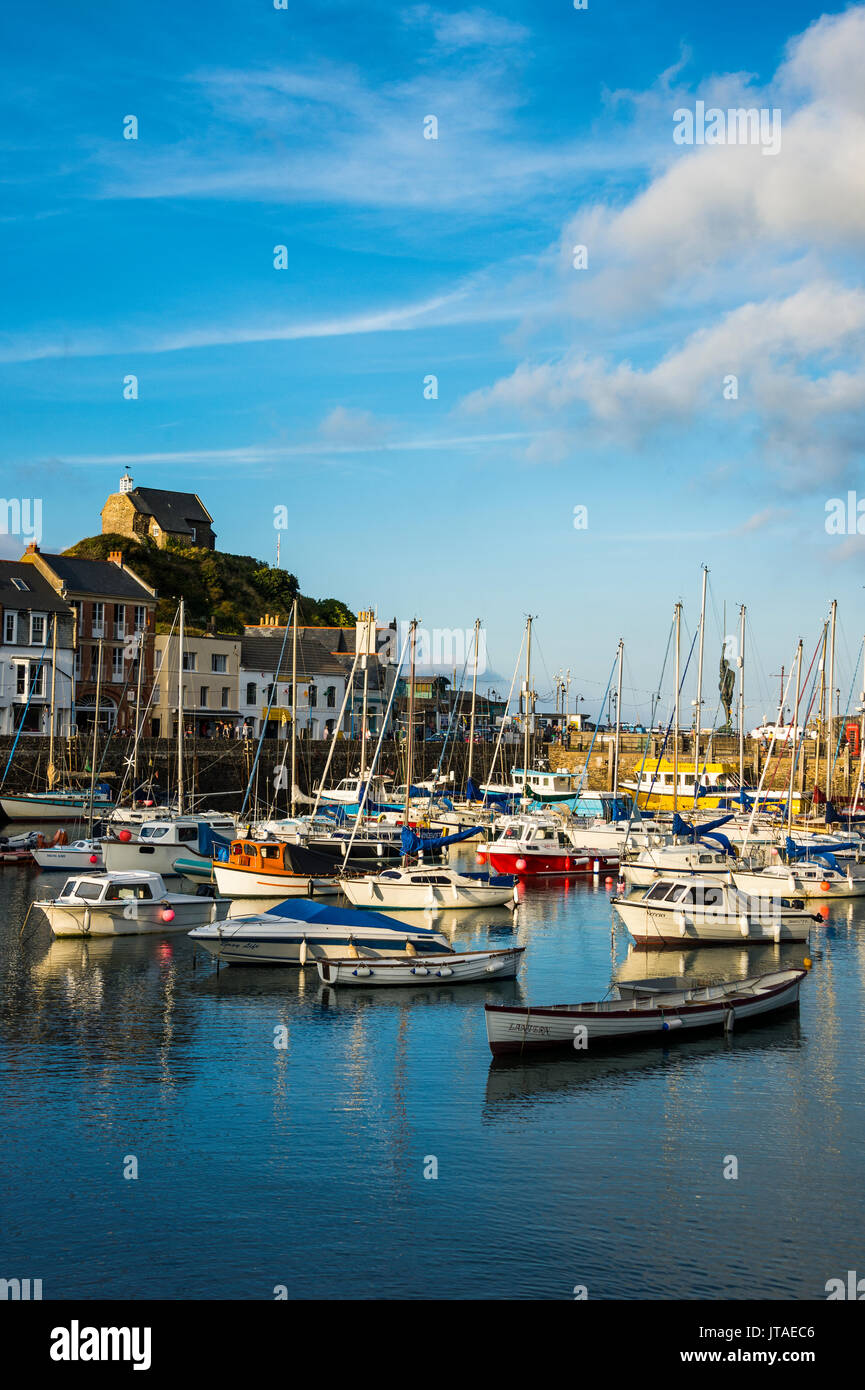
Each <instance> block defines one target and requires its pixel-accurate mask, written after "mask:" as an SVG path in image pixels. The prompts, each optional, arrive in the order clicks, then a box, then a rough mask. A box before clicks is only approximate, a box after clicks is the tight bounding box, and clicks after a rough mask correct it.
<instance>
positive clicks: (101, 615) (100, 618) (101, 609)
mask: <svg viewBox="0 0 865 1390" xmlns="http://www.w3.org/2000/svg"><path fill="white" fill-rule="evenodd" d="M104 625H105V604H104V603H94V604H93V636H94V637H101V636H102V630H103V627H104Z"/></svg>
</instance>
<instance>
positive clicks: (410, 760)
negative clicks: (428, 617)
mask: <svg viewBox="0 0 865 1390" xmlns="http://www.w3.org/2000/svg"><path fill="white" fill-rule="evenodd" d="M416 628H417V618H412V620H411V625H410V627H409V677H408V742H407V744H406V755H405V769H406V770H405V812H404V814H403V825H405V826H407V825H408V823H409V813H410V809H411V779H412V772H413V770H414V768H413V764H414V637H415V629H416Z"/></svg>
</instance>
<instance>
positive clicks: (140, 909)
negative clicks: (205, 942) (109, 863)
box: [34, 869, 228, 936]
mask: <svg viewBox="0 0 865 1390" xmlns="http://www.w3.org/2000/svg"><path fill="white" fill-rule="evenodd" d="M34 907H39V908H41V909H42V911H43V912H44V913H45V916H46V917H47V918H48V921H49V922H50V924H51V930H52V932H53V933H54V935H55V936H137V935H141V934H143V933H153V932H157V933H160V934H164V933H166V932H176V931H189V929H190V927H199V926H202V925H203V924H204V923H205V922H213V921H215V920H216V918H217V916H218V915H219V914H220V913H221V912H224V911H226V910H227V907H228V904H227V903H226V902H225V901H224V900H220V899H219V898H206V897H200V896H192V895H191V894H189V893H169V892H168V891H167V889H166V887H165V883H164V882H163V879H162V875H161V874H156V873H150V872H148V871H147V870H144V869H136V870H132V871H129V872H125V873H119V872H114V873H112V872H107V873H101V874H99V873H89V874H78V875H76V876H74V877H73V878H69V879H67V880H66V882H65V883H64V885H63V887H62V888H61V890H60V892H59V893H58V894H57V897H56V898H47V899H37V901H36V902H35V903H34Z"/></svg>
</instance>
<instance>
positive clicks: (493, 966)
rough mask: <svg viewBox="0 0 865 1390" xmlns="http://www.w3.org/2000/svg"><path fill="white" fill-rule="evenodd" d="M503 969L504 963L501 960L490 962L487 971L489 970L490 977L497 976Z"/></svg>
mask: <svg viewBox="0 0 865 1390" xmlns="http://www.w3.org/2000/svg"><path fill="white" fill-rule="evenodd" d="M503 968H504V961H501V960H491V961H490V962H489V964H488V965H487V967H486V970H487V974H488V975H495V974H496V973H497V972H498V971H499V970H502V969H503Z"/></svg>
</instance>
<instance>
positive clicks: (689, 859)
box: [620, 844, 735, 888]
mask: <svg viewBox="0 0 865 1390" xmlns="http://www.w3.org/2000/svg"><path fill="white" fill-rule="evenodd" d="M734 863H735V860H732V859H731V858H730V856H729V855H727V854H724V853H722V852H721V851H719V850H714V849H710V848H709V846H708V845H700V844H696V845H688V844H685V845H657V846H653V847H652V848H651V849H649V848H646V849H642V850H640V852H639V854H637V855H635V856H634V857H633V858H632V859H627V860H625V862H624V863H623V864H622V865H621V868H620V875H621V877H622V878H623V879H624V880H625V883H626V884H627V885H628V887H629V888H634V887H642V886H645V885H647V884H649V883H655V882H656V881H657V880H658V879H659V878H663V877H668V876H669V875H670V874H700V875H701V876H703V877H705V876H707V875H711V876H714V875H716V874H720V875H724V876H726V875H728V874H729V872H730V869H731V867H732V865H733V864H734Z"/></svg>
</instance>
